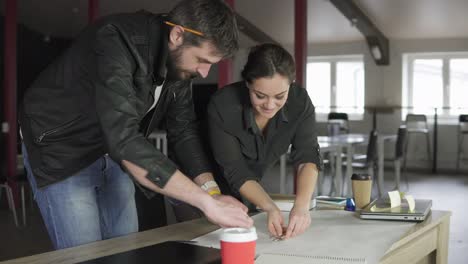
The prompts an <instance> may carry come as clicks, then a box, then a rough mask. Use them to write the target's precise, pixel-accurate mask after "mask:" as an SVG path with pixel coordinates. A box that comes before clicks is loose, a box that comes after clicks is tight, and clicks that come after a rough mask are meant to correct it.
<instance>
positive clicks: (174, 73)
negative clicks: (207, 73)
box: [166, 47, 199, 80]
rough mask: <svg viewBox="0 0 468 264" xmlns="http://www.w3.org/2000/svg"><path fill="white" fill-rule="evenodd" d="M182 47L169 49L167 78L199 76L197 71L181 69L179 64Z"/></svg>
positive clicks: (176, 78) (182, 78) (180, 78)
mask: <svg viewBox="0 0 468 264" xmlns="http://www.w3.org/2000/svg"><path fill="white" fill-rule="evenodd" d="M182 50H183V47H177V49H175V50H173V51H169V58H168V59H167V63H166V66H167V76H166V78H167V79H169V80H188V79H194V78H196V77H198V76H199V74H198V73H197V72H191V71H187V70H183V69H182V68H181V67H180V65H181V57H182Z"/></svg>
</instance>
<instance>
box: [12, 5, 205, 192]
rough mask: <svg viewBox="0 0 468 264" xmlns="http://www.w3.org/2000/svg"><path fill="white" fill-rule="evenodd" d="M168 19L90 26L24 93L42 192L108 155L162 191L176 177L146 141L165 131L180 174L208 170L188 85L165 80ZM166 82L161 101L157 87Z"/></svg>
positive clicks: (26, 136) (130, 17)
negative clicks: (138, 170)
mask: <svg viewBox="0 0 468 264" xmlns="http://www.w3.org/2000/svg"><path fill="white" fill-rule="evenodd" d="M163 21H164V15H154V14H151V13H147V12H137V13H134V14H120V15H113V16H110V17H107V18H104V19H102V20H100V21H98V22H97V23H96V24H95V25H93V26H91V27H88V28H87V29H86V30H85V31H84V32H83V33H82V34H81V35H80V36H79V37H78V38H77V40H76V41H75V42H74V44H73V45H72V46H71V47H70V48H69V49H68V50H67V51H66V52H65V54H64V55H62V56H61V57H60V58H58V59H57V60H56V61H55V62H54V63H52V65H50V66H49V67H48V68H47V69H46V70H45V71H44V72H42V73H41V75H40V76H39V78H38V79H37V80H36V81H35V82H34V83H33V85H32V87H30V88H29V89H28V90H27V91H26V94H25V97H24V101H23V108H22V111H21V114H20V125H21V129H22V133H23V141H24V143H25V145H26V149H27V151H28V154H29V162H30V164H31V167H32V170H33V173H34V176H35V177H36V181H37V184H38V187H43V186H46V185H49V184H52V183H54V182H57V181H60V180H63V179H65V178H67V177H69V176H72V175H73V174H75V173H77V172H78V171H79V170H81V169H83V168H85V167H87V166H89V165H90V164H91V163H93V162H94V161H95V160H97V159H98V158H99V157H100V156H102V155H104V154H106V153H108V154H109V155H110V156H111V158H112V159H113V160H115V161H116V162H118V163H120V162H121V161H122V160H124V159H125V160H128V161H131V162H133V163H135V164H137V165H138V166H140V167H142V168H144V169H146V170H147V171H148V172H149V174H148V176H147V177H148V178H149V179H150V180H151V181H152V182H154V183H155V184H156V185H157V186H159V187H161V188H163V187H164V186H165V184H166V183H167V181H168V180H169V178H170V177H171V175H172V174H173V173H174V172H175V170H176V165H175V163H174V162H172V161H171V160H169V159H168V158H167V157H166V156H164V155H163V154H162V153H161V152H160V151H158V150H157V149H156V148H155V147H154V146H153V145H152V144H151V143H150V142H149V141H148V140H147V138H146V137H147V136H148V135H149V134H150V133H151V132H152V131H153V130H155V129H156V128H158V129H161V128H162V129H166V130H167V135H168V143H169V149H170V150H171V153H173V154H174V159H175V160H176V161H177V163H178V165H179V166H181V170H182V171H184V172H185V173H186V174H188V176H190V177H195V176H197V175H199V174H200V173H203V172H207V171H210V167H209V162H208V160H207V159H206V157H205V155H204V153H203V150H202V144H201V141H200V139H199V137H198V128H197V126H196V123H195V121H196V117H195V113H194V110H193V101H192V92H191V81H170V80H164V78H165V76H166V58H167V56H168V45H167V37H168V30H169V29H168V27H167V26H166V25H165V24H164V23H163ZM163 82H164V86H163V89H162V92H161V96H160V98H159V101H158V103H157V105H156V107H155V109H154V110H153V112H150V113H149V114H148V115H150V114H151V116H147V117H146V118H144V117H145V115H146V113H147V111H148V109H149V108H150V106H151V105H152V103H153V102H154V91H155V87H156V86H157V85H160V84H162V83H163Z"/></svg>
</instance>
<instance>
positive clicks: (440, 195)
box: [0, 167, 468, 264]
mask: <svg viewBox="0 0 468 264" xmlns="http://www.w3.org/2000/svg"><path fill="white" fill-rule="evenodd" d="M277 171H278V168H277V167H273V168H272V169H271V171H269V173H267V176H266V177H265V178H264V179H263V182H264V185H265V187H266V189H267V190H268V191H270V192H278V191H279V181H278V173H277ZM408 178H409V190H408V189H407V188H406V185H405V184H404V181H403V183H402V184H403V185H402V186H403V191H406V192H409V193H410V194H412V195H413V196H415V197H416V198H427V199H432V200H433V208H434V209H438V210H450V211H452V213H453V215H452V218H451V219H452V221H451V224H450V244H449V263H451V264H466V263H468V262H467V261H468V222H467V221H466V219H468V210H467V209H466V208H467V205H466V203H467V202H468V172H465V173H464V174H458V175H454V174H431V173H421V172H419V173H414V172H413V173H408ZM328 185H329V183H328V181H327V182H325V187H327V186H328ZM385 186H386V187H387V188H388V189H389V190H390V189H391V188H392V187H393V186H394V183H393V182H392V178H391V172H390V171H388V172H386V183H385ZM287 187H288V190H292V179H291V177H288V182H287ZM374 193H375V192H374ZM1 199H2V200H3V201H2V203H1V204H5V203H4V200H5V195H4V193H3V194H2V197H1ZM27 216H28V224H27V226H26V227H21V228H16V227H15V225H14V221H13V217H12V214H11V213H10V212H9V211H8V210H7V208H6V207H5V206H4V205H3V207H1V208H0V261H2V260H7V259H12V258H17V257H21V256H28V255H32V254H38V253H42V252H46V251H50V250H52V246H51V243H50V241H49V239H48V236H47V231H46V230H45V227H44V224H43V222H42V219H41V216H40V213H39V210H38V209H37V208H28V211H27Z"/></svg>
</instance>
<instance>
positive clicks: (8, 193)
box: [5, 185, 19, 227]
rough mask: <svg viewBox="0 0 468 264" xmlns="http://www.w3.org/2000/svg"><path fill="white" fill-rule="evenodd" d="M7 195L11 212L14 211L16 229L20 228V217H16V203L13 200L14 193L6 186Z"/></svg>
mask: <svg viewBox="0 0 468 264" xmlns="http://www.w3.org/2000/svg"><path fill="white" fill-rule="evenodd" d="M5 189H6V194H7V200H8V206H9V207H10V210H12V211H13V217H14V219H15V225H16V227H19V224H18V216H17V215H16V208H15V201H14V200H13V192H12V191H11V188H10V186H8V185H7V186H6V188H5Z"/></svg>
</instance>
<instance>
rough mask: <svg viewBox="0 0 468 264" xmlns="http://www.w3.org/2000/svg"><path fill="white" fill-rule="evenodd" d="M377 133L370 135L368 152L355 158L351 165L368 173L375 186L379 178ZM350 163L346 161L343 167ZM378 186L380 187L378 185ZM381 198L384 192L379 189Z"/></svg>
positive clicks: (372, 132) (373, 132)
mask: <svg viewBox="0 0 468 264" xmlns="http://www.w3.org/2000/svg"><path fill="white" fill-rule="evenodd" d="M377 135H378V134H377V131H375V130H372V131H371V132H370V134H369V141H368V143H367V150H366V154H365V155H359V156H354V157H353V160H352V161H351V162H352V163H351V165H352V167H353V170H354V169H357V170H358V172H359V171H360V172H361V173H362V171H364V172H366V173H368V174H369V175H371V176H372V178H373V181H372V182H373V184H374V183H375V182H376V177H377ZM348 162H349V161H344V162H343V166H347V164H348ZM377 186H378V185H377ZM378 191H379V196H381V194H382V191H383V190H380V187H379V190H378Z"/></svg>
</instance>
